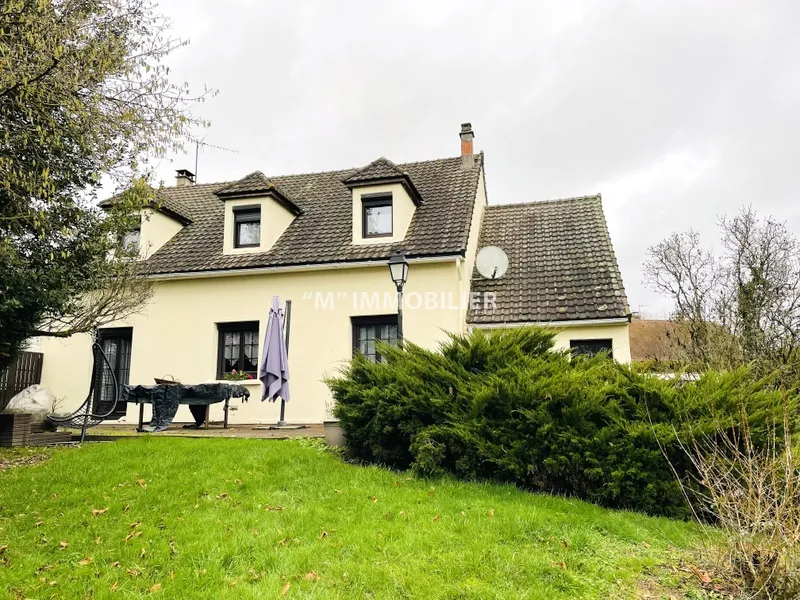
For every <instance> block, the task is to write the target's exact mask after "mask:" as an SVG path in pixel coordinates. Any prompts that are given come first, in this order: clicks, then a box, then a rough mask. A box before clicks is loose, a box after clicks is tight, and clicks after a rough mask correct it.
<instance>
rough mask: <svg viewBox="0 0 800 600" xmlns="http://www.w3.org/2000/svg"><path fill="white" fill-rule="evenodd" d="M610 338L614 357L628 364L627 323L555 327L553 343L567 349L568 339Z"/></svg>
mask: <svg viewBox="0 0 800 600" xmlns="http://www.w3.org/2000/svg"><path fill="white" fill-rule="evenodd" d="M603 339H610V340H611V349H612V352H613V354H614V358H615V359H616V360H617V361H619V362H621V363H625V364H628V363H630V362H631V342H630V338H629V337H628V323H620V324H614V325H591V326H587V325H576V326H571V327H563V328H561V329H557V333H556V338H555V343H556V348H557V349H558V350H569V342H570V340H603Z"/></svg>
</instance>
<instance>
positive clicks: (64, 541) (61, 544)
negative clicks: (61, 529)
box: [58, 540, 69, 550]
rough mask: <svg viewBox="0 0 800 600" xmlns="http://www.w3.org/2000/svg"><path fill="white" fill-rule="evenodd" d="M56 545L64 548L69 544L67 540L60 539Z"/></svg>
mask: <svg viewBox="0 0 800 600" xmlns="http://www.w3.org/2000/svg"><path fill="white" fill-rule="evenodd" d="M58 545H59V547H60V548H61V549H62V550H63V549H64V548H67V547H68V546H69V542H67V541H66V540H61V541H60V542H59V543H58Z"/></svg>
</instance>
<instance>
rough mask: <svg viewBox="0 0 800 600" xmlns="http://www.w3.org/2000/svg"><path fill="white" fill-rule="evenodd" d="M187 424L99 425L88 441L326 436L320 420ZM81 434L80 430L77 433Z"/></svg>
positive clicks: (281, 438)
mask: <svg viewBox="0 0 800 600" xmlns="http://www.w3.org/2000/svg"><path fill="white" fill-rule="evenodd" d="M185 424H186V423H173V424H172V425H170V426H169V428H168V429H167V430H166V431H162V432H160V433H139V432H137V431H136V424H135V423H114V424H108V425H98V426H97V427H92V428H91V429H89V430H88V431H87V432H86V441H87V442H89V441H102V440H109V439H115V438H120V437H131V436H137V435H154V436H159V437H189V438H256V439H265V440H287V439H291V438H296V437H325V433H324V429H323V427H322V424H321V423H318V424H313V425H304V426H302V428H301V429H267V428H268V427H269V425H242V424H236V425H229V426H228V428H227V429H223V428H222V425H221V424H220V425H216V424H213V423H212V425H211V426H210V427H209V428H208V429H183V425H185ZM78 433H79V432H78Z"/></svg>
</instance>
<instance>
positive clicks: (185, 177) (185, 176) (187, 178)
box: [175, 169, 194, 187]
mask: <svg viewBox="0 0 800 600" xmlns="http://www.w3.org/2000/svg"><path fill="white" fill-rule="evenodd" d="M175 172H176V173H177V174H178V175H177V177H176V178H175V185H177V186H178V187H183V186H184V185H194V173H192V172H191V171H189V170H188V169H178V170H177V171H175Z"/></svg>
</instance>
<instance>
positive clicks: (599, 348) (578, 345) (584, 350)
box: [569, 340, 614, 358]
mask: <svg viewBox="0 0 800 600" xmlns="http://www.w3.org/2000/svg"><path fill="white" fill-rule="evenodd" d="M569 347H570V350H572V355H573V356H580V355H583V356H594V355H595V354H600V353H601V352H608V356H609V358H614V352H613V348H612V343H611V340H570V341H569Z"/></svg>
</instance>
